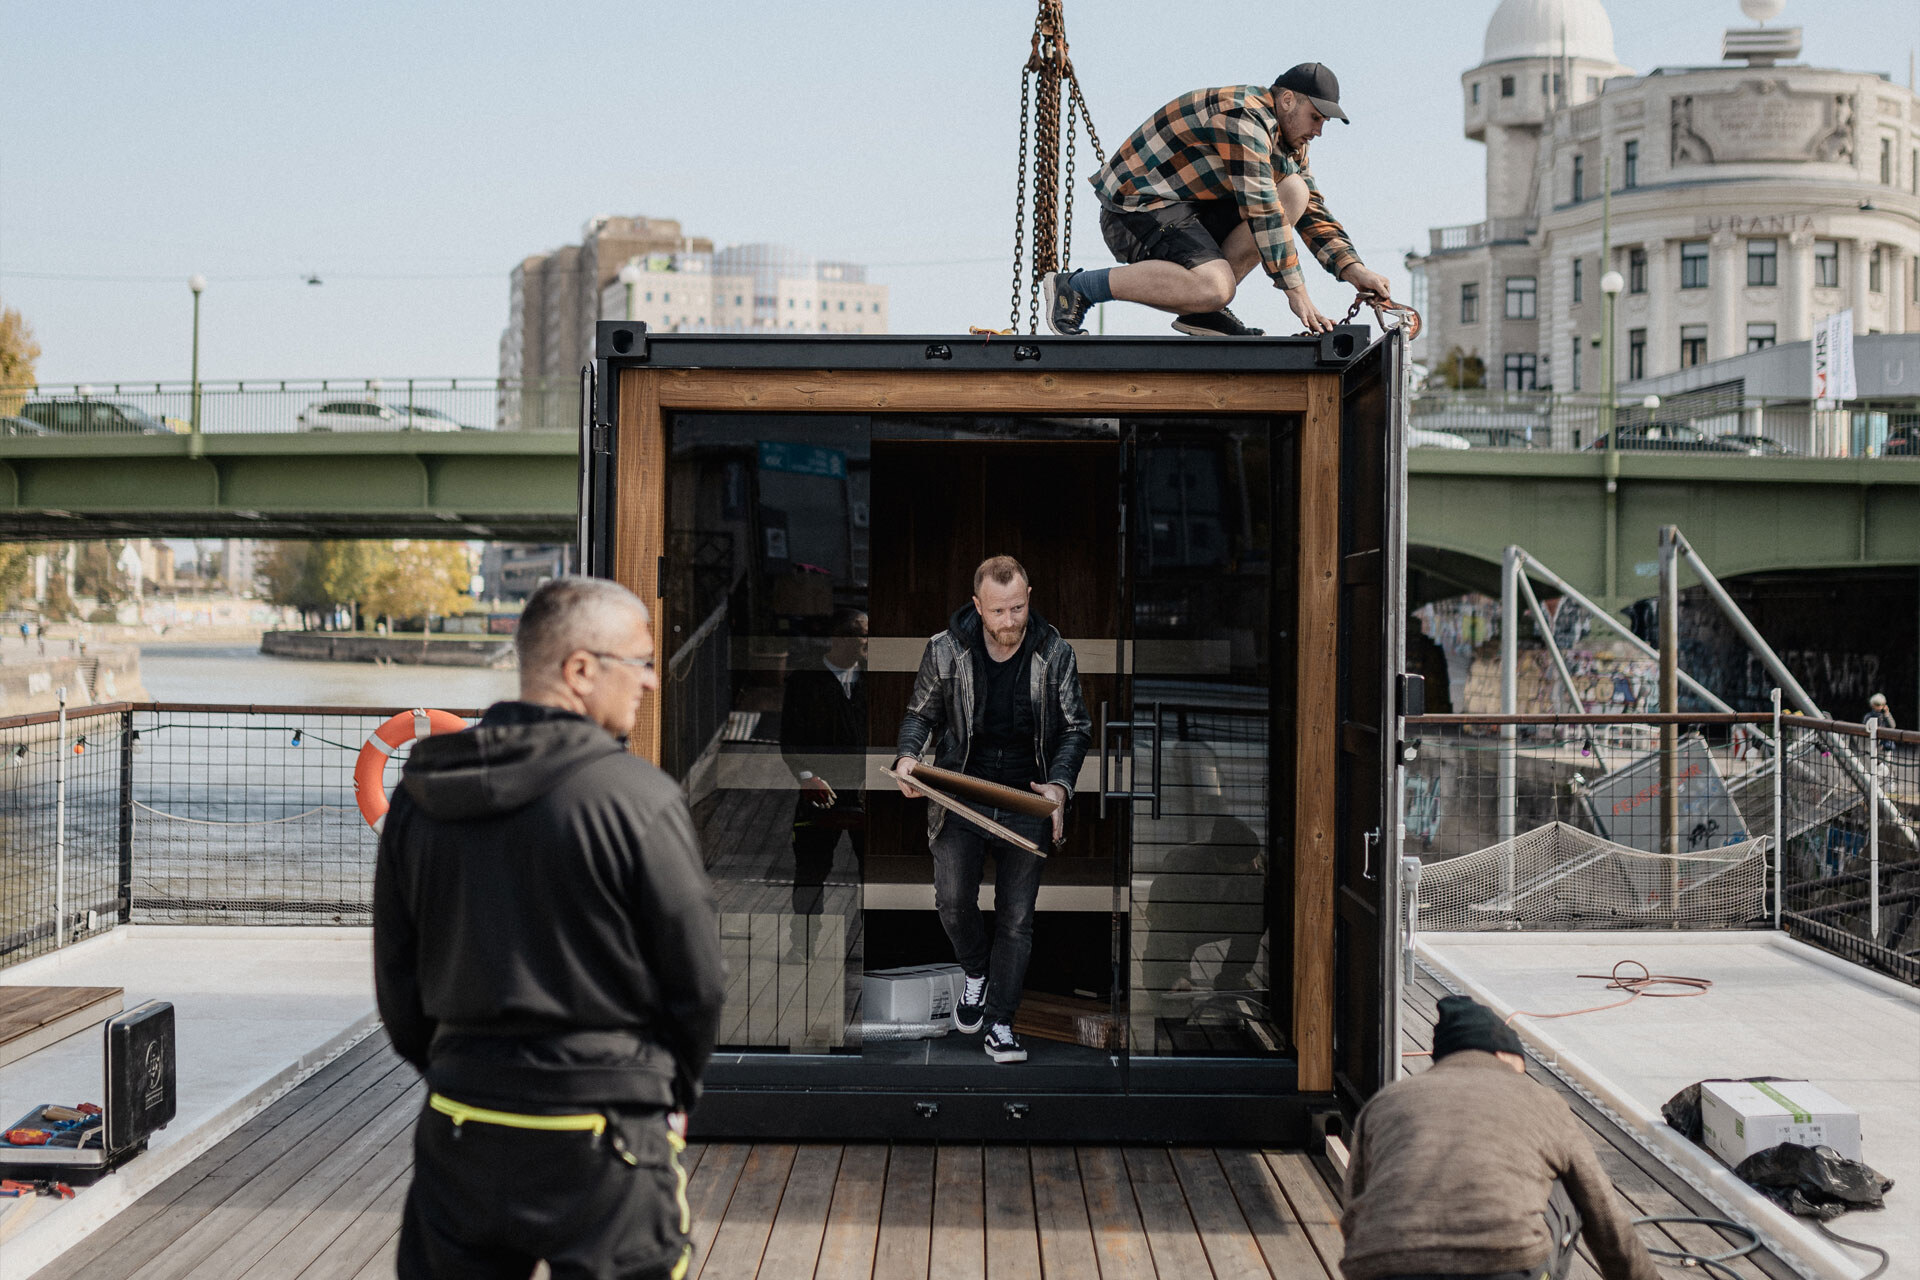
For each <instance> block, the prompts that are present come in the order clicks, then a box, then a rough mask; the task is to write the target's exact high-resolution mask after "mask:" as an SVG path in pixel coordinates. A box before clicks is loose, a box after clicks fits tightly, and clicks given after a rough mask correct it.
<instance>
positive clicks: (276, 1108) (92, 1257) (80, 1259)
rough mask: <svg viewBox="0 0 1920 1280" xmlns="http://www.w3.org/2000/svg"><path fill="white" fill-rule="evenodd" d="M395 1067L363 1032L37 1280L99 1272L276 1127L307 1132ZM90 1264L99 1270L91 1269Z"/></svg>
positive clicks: (382, 1046)
mask: <svg viewBox="0 0 1920 1280" xmlns="http://www.w3.org/2000/svg"><path fill="white" fill-rule="evenodd" d="M399 1065H400V1059H399V1057H398V1056H397V1055H395V1054H394V1052H393V1049H392V1047H391V1046H390V1045H389V1044H388V1043H387V1039H386V1037H385V1036H384V1035H381V1034H379V1033H375V1034H374V1035H370V1036H368V1037H367V1038H366V1039H364V1040H362V1041H360V1043H359V1044H357V1045H354V1046H353V1047H352V1048H350V1049H348V1050H346V1051H345V1052H344V1053H342V1054H341V1055H340V1056H339V1057H338V1058H335V1059H334V1060H333V1061H332V1062H330V1063H328V1064H327V1065H326V1066H324V1067H322V1068H321V1069H320V1070H319V1071H316V1072H315V1073H314V1074H313V1075H311V1076H308V1077H307V1078H306V1079H305V1080H303V1081H301V1082H300V1083H299V1084H298V1085H296V1086H294V1087H293V1089H291V1090H289V1091H288V1093H287V1096H286V1097H284V1098H282V1099H280V1100H279V1101H278V1102H276V1103H274V1104H273V1106H271V1107H269V1108H267V1109H266V1110H264V1111H262V1112H261V1113H260V1114H258V1115H256V1116H254V1117H252V1118H251V1119H249V1120H247V1121H246V1122H245V1123H244V1124H242V1125H241V1126H240V1127H239V1128H237V1129H235V1130H234V1131H233V1132H232V1133H230V1134H228V1135H227V1136H226V1137H225V1138H222V1139H221V1140H220V1141H219V1142H217V1143H215V1144H214V1145H213V1146H212V1147H211V1148H209V1149H208V1150H207V1151H206V1152H205V1153H204V1154H203V1155H201V1157H200V1158H199V1159H198V1160H195V1161H194V1162H193V1163H192V1164H190V1165H188V1166H187V1167H186V1168H184V1169H181V1170H180V1171H178V1172H177V1173H175V1174H173V1176H171V1177H169V1178H167V1179H165V1180H164V1181H163V1182H161V1184H160V1185H159V1186H157V1187H155V1188H154V1189H153V1190H151V1191H149V1192H147V1194H146V1195H144V1196H142V1197H140V1199H139V1200H137V1201H135V1202H134V1203H133V1204H131V1205H128V1206H127V1207H126V1208H125V1209H122V1210H121V1211H120V1212H119V1213H117V1214H115V1215H114V1216H113V1217H112V1218H111V1219H109V1220H108V1221H107V1222H105V1223H103V1224H102V1225H101V1226H100V1227H99V1229H97V1230H95V1231H92V1232H89V1233H88V1234H87V1236H86V1238H85V1239H83V1240H81V1241H80V1242H79V1243H78V1244H76V1245H74V1246H73V1248H71V1249H68V1250H66V1251H65V1252H64V1253H62V1254H61V1255H60V1256H59V1257H58V1258H56V1259H54V1260H53V1261H52V1262H51V1263H49V1264H48V1265H47V1266H46V1267H44V1268H42V1270H41V1271H40V1272H39V1277H40V1278H41V1280H76V1278H77V1277H81V1276H86V1277H89V1278H90V1280H91V1277H95V1276H105V1275H106V1273H107V1267H108V1264H107V1263H105V1262H103V1261H102V1260H103V1259H106V1258H109V1257H111V1256H117V1255H119V1254H120V1253H122V1252H123V1251H124V1248H125V1247H126V1244H127V1242H128V1241H129V1240H131V1239H133V1238H134V1237H135V1236H136V1235H144V1234H147V1233H148V1232H150V1231H152V1230H164V1229H165V1228H164V1227H155V1226H152V1225H150V1224H154V1223H155V1222H156V1220H157V1219H159V1218H161V1216H162V1215H163V1214H164V1213H165V1211H166V1210H167V1209H168V1207H169V1206H171V1205H173V1204H175V1203H176V1202H178V1201H179V1200H180V1198H181V1197H182V1196H185V1195H187V1194H188V1193H189V1192H190V1191H192V1190H193V1189H194V1188H195V1187H197V1186H198V1185H199V1184H200V1183H202V1182H203V1181H205V1180H206V1179H207V1177H208V1176H210V1174H211V1173H212V1171H213V1170H215V1169H217V1168H219V1167H220V1166H221V1165H223V1164H225V1163H227V1162H228V1161H229V1160H232V1159H233V1158H235V1157H236V1156H237V1155H238V1154H239V1153H241V1152H243V1151H245V1150H246V1149H247V1148H248V1147H250V1146H252V1145H253V1144H254V1143H256V1142H258V1141H260V1140H261V1138H262V1137H263V1136H265V1135H266V1134H269V1133H271V1132H273V1131H274V1130H276V1129H279V1128H281V1127H282V1126H292V1127H294V1128H297V1129H299V1130H300V1131H301V1132H303V1133H305V1132H311V1131H312V1129H313V1128H314V1127H315V1126H317V1125H319V1124H322V1123H325V1121H326V1119H327V1118H328V1117H330V1116H332V1115H333V1114H335V1113H337V1112H338V1111H339V1110H340V1109H341V1108H342V1107H344V1106H346V1105H347V1104H348V1103H350V1102H351V1101H352V1100H353V1098H354V1097H355V1096H356V1095H357V1094H358V1092H359V1091H360V1089H362V1088H364V1087H365V1086H366V1085H368V1084H370V1083H371V1082H373V1081H375V1080H378V1079H379V1078H380V1077H382V1076H384V1075H386V1074H388V1073H389V1072H391V1071H393V1070H394V1069H395V1068H396V1067H398V1066H399ZM176 1234H177V1232H176ZM171 1238H172V1237H171V1236H169V1237H168V1239H171ZM96 1265H98V1266H99V1267H100V1268H101V1269H100V1270H95V1269H94V1268H95V1267H96Z"/></svg>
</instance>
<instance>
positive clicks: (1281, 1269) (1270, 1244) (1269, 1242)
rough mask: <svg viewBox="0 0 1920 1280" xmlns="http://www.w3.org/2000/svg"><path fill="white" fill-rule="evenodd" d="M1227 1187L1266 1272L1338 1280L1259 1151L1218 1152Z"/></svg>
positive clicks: (1283, 1278) (1283, 1276) (1288, 1277)
mask: <svg viewBox="0 0 1920 1280" xmlns="http://www.w3.org/2000/svg"><path fill="white" fill-rule="evenodd" d="M1216 1154H1217V1156H1218V1159H1219V1161H1220V1168H1221V1170H1222V1172H1224V1173H1225V1174H1226V1178H1227V1185H1228V1186H1230V1187H1232V1188H1233V1196H1234V1200H1235V1202H1236V1203H1237V1204H1238V1205H1239V1208H1240V1212H1241V1214H1242V1215H1243V1216H1244V1217H1245V1218H1246V1220H1247V1228H1248V1230H1250V1231H1251V1232H1252V1233H1253V1238H1254V1240H1255V1242H1256V1243H1258V1244H1259V1246H1260V1253H1261V1256H1262V1257H1264V1258H1265V1259H1266V1263H1267V1269H1268V1270H1269V1271H1271V1272H1273V1274H1274V1275H1276V1276H1279V1277H1281V1280H1294V1278H1295V1277H1301V1276H1320V1275H1325V1276H1329V1277H1334V1278H1335V1280H1337V1277H1338V1274H1339V1273H1338V1272H1337V1271H1335V1270H1334V1269H1333V1268H1331V1267H1328V1266H1327V1265H1326V1263H1325V1262H1324V1261H1323V1260H1322V1259H1321V1257H1320V1251H1319V1250H1318V1249H1315V1248H1314V1247H1313V1241H1311V1240H1309V1239H1308V1238H1307V1229H1306V1228H1305V1227H1303V1226H1301V1225H1300V1219H1299V1218H1297V1217H1296V1216H1294V1212H1293V1206H1292V1205H1291V1204H1289V1203H1287V1195H1286V1192H1284V1191H1282V1190H1281V1189H1280V1180H1279V1179H1278V1178H1276V1177H1274V1176H1273V1170H1272V1168H1270V1167H1269V1166H1268V1164H1267V1162H1266V1159H1265V1158H1264V1157H1263V1156H1262V1155H1261V1154H1260V1152H1258V1151H1254V1150H1251V1149H1248V1148H1237V1149H1233V1150H1225V1149H1223V1150H1221V1151H1219V1152H1217V1153H1216Z"/></svg>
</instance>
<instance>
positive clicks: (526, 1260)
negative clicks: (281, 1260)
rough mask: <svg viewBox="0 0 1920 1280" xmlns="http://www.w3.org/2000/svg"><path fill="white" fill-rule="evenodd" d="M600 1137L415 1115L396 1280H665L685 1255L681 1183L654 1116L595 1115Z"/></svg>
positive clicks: (648, 1112)
mask: <svg viewBox="0 0 1920 1280" xmlns="http://www.w3.org/2000/svg"><path fill="white" fill-rule="evenodd" d="M580 1110H581V1111H583V1112H585V1111H593V1110H603V1111H604V1112H605V1114H606V1115H607V1116H608V1118H609V1119H610V1120H611V1122H612V1123H613V1125H614V1126H615V1128H616V1129H617V1131H618V1133H619V1134H620V1137H621V1139H622V1140H623V1142H624V1145H625V1146H626V1147H627V1149H628V1151H629V1152H630V1153H631V1154H632V1156H633V1158H634V1160H635V1163H634V1164H628V1163H627V1162H626V1161H625V1160H623V1159H621V1157H620V1155H619V1152H618V1151H617V1150H616V1148H615V1146H614V1144H613V1142H612V1141H611V1137H612V1135H611V1134H605V1135H601V1136H599V1137H595V1136H594V1135H593V1134H590V1133H582V1132H568V1133H543V1132H538V1131H535V1130H528V1129H515V1128H506V1127H504V1126H501V1125H495V1124H486V1123H482V1122H479V1121H474V1120H469V1121H467V1122H466V1123H465V1124H463V1125H460V1126H458V1128H456V1127H455V1125H454V1123H453V1121H452V1120H451V1119H450V1118H448V1117H447V1116H444V1115H442V1114H440V1113H439V1112H438V1111H435V1110H432V1109H431V1108H428V1107H423V1108H422V1109H421V1112H420V1119H419V1121H418V1122H417V1124H416V1126H415V1129H414V1136H413V1153H414V1165H413V1185H412V1188H411V1189H410V1190H409V1191H408V1193H407V1204H406V1212H405V1214H404V1216H403V1217H402V1219H401V1224H400V1254H399V1258H398V1260H397V1263H396V1269H397V1272H398V1274H399V1276H400V1277H401V1280H456V1278H457V1280H506V1278H507V1277H513V1278H514V1280H524V1277H526V1276H528V1275H530V1274H532V1272H533V1268H534V1264H535V1263H537V1262H539V1261H540V1260H541V1259H545V1260H546V1262H547V1265H548V1267H549V1268H550V1269H551V1271H552V1274H553V1277H554V1280H668V1278H669V1277H671V1276H672V1275H673V1273H674V1268H675V1267H676V1265H678V1264H679V1263H680V1261H681V1259H682V1258H683V1257H684V1256H685V1255H686V1252H687V1250H688V1249H689V1247H690V1246H689V1244H688V1241H687V1231H688V1228H689V1224H688V1223H687V1222H686V1219H685V1217H684V1212H685V1211H684V1209H683V1206H684V1205H685V1204H686V1179H685V1176H684V1175H683V1174H682V1172H681V1165H680V1162H679V1159H678V1156H677V1153H676V1152H675V1150H674V1146H673V1140H672V1139H670V1138H669V1137H668V1136H667V1125H666V1117H665V1113H664V1112H662V1111H660V1110H658V1109H654V1108H644V1107H638V1108H620V1109H603V1108H593V1107H581V1108H580Z"/></svg>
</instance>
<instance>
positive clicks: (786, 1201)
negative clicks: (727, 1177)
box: [760, 1143, 841, 1280]
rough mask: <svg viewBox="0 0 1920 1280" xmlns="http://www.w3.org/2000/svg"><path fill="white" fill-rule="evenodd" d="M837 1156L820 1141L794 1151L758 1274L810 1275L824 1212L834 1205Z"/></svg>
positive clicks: (823, 1227) (817, 1257) (822, 1231)
mask: <svg viewBox="0 0 1920 1280" xmlns="http://www.w3.org/2000/svg"><path fill="white" fill-rule="evenodd" d="M840 1156H841V1148H839V1147H837V1146H827V1145H822V1144H819V1143H810V1144H808V1145H806V1146H802V1147H799V1148H797V1149H796V1150H795V1151H794V1155H793V1168H792V1169H791V1170H790V1171H789V1172H788V1174H787V1190H786V1194H785V1195H783V1196H781V1197H780V1212H779V1215H778V1216H777V1217H775V1218H774V1220H773V1231H772V1232H771V1233H770V1234H769V1235H768V1236H767V1247H766V1251H765V1252H764V1253H762V1254H761V1257H760V1274H762V1275H765V1276H769V1277H771V1276H795V1277H798V1278H799V1280H805V1278H806V1277H808V1276H811V1275H812V1274H813V1269H814V1267H815V1266H816V1265H817V1264H818V1263H819V1261H820V1242H821V1239H822V1238H823V1237H824V1236H825V1234H826V1230H827V1213H828V1211H829V1210H830V1209H832V1207H833V1184H834V1180H835V1179H836V1178H837V1177H838V1176H839V1173H840Z"/></svg>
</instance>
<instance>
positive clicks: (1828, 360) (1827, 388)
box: [1813, 308, 1860, 401]
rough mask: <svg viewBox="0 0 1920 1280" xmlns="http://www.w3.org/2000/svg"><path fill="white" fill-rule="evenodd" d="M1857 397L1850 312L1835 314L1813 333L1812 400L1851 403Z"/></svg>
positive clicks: (1857, 384) (1858, 392)
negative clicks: (1846, 401)
mask: <svg viewBox="0 0 1920 1280" xmlns="http://www.w3.org/2000/svg"><path fill="white" fill-rule="evenodd" d="M1859 394H1860V385H1859V383H1858V382H1856V381H1855V380H1854V376H1853V311H1852V309H1851V308H1849V309H1848V310H1846V311H1836V312H1834V314H1832V315H1830V316H1828V317H1827V318H1826V319H1825V320H1822V321H1821V322H1820V323H1819V325H1818V326H1817V327H1816V328H1815V329H1814V331H1813V398H1814V399H1815V400H1829V401H1831V400H1852V399H1855V398H1856V397H1858V396H1859Z"/></svg>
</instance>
